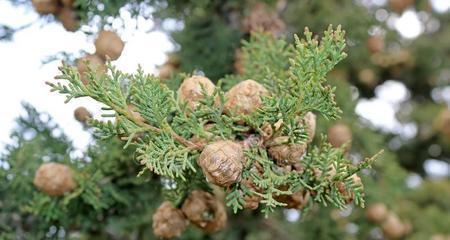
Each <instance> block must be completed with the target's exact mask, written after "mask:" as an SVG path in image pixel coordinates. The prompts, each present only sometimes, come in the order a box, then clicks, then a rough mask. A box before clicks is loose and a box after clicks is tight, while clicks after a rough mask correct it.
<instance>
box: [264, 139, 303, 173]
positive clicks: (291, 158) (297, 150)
mask: <svg viewBox="0 0 450 240" xmlns="http://www.w3.org/2000/svg"><path fill="white" fill-rule="evenodd" d="M280 138H286V137H277V138H275V139H274V140H275V141H276V140H277V139H280ZM306 148H307V145H306V143H298V144H292V143H287V144H279V145H273V146H270V147H269V149H268V152H269V155H270V156H271V157H272V158H273V159H275V161H276V163H277V165H278V166H286V165H293V164H296V163H299V162H300V160H301V159H302V157H303V155H304V154H305V153H306Z"/></svg>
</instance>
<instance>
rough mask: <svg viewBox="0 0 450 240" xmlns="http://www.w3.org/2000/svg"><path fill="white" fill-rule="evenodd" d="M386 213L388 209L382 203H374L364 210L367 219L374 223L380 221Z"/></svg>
mask: <svg viewBox="0 0 450 240" xmlns="http://www.w3.org/2000/svg"><path fill="white" fill-rule="evenodd" d="M387 215H388V210H387V208H386V205H384V203H375V204H372V205H370V206H369V207H368V208H367V210H366V216H367V219H369V220H370V221H372V222H375V223H381V222H382V221H383V220H384V219H385V218H386V217H387Z"/></svg>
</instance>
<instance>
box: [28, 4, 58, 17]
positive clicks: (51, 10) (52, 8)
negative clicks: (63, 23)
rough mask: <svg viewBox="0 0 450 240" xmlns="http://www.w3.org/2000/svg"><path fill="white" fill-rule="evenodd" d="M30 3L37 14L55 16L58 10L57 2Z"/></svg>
mask: <svg viewBox="0 0 450 240" xmlns="http://www.w3.org/2000/svg"><path fill="white" fill-rule="evenodd" d="M31 3H32V4H33V7H34V9H35V10H36V12H38V13H39V14H43V15H45V14H55V13H57V12H58V10H59V6H58V0H31Z"/></svg>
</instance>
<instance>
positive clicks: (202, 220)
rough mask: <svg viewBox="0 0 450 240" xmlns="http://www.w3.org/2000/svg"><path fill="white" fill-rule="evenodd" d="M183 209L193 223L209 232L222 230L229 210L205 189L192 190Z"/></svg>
mask: <svg viewBox="0 0 450 240" xmlns="http://www.w3.org/2000/svg"><path fill="white" fill-rule="evenodd" d="M181 210H182V211H183V213H184V215H186V217H187V218H188V219H189V220H190V221H191V222H192V223H193V224H195V225H196V226H197V227H199V228H201V229H202V230H204V231H205V232H207V233H214V232H217V231H220V230H221V229H223V228H224V227H225V225H226V223H227V212H226V209H225V206H224V205H223V203H222V202H220V201H219V200H218V199H217V198H216V197H214V196H213V195H212V194H210V193H208V192H205V191H200V190H195V191H192V192H191V194H190V195H189V197H188V198H186V200H185V201H184V203H183V206H182V207H181Z"/></svg>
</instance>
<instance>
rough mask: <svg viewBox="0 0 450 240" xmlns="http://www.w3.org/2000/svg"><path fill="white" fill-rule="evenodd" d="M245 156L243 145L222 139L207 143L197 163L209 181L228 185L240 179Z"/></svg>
mask: <svg viewBox="0 0 450 240" xmlns="http://www.w3.org/2000/svg"><path fill="white" fill-rule="evenodd" d="M244 158H245V157H244V152H243V150H242V147H241V145H239V144H237V143H235V142H232V141H228V140H220V141H216V142H213V143H211V144H208V145H206V147H205V148H204V149H203V151H202V153H201V154H200V156H199V157H198V159H197V163H198V165H199V166H200V167H201V168H202V170H203V173H204V174H205V176H206V179H207V180H208V181H209V182H211V183H213V184H215V185H218V186H222V187H228V186H230V185H231V184H233V183H235V182H236V181H238V180H239V178H240V176H241V173H242V169H243V161H244Z"/></svg>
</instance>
